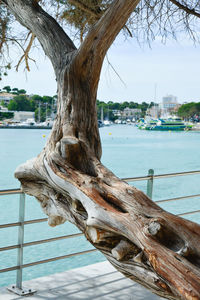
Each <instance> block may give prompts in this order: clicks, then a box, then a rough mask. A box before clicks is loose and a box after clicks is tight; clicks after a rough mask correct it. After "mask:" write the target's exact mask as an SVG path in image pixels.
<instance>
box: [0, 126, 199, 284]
mask: <svg viewBox="0 0 200 300" xmlns="http://www.w3.org/2000/svg"><path fill="white" fill-rule="evenodd" d="M48 134H49V131H48V130H26V129H24V130H23V129H20V130H18V129H0V170H1V172H0V189H8V188H15V187H19V183H18V181H17V180H16V179H15V178H14V176H13V173H14V170H15V168H16V167H17V166H18V165H19V164H20V163H23V162H24V161H26V160H27V159H30V158H32V157H34V156H36V155H37V154H38V153H39V152H40V151H41V149H42V148H43V147H44V145H45V142H46V139H47V137H48ZM100 134H101V138H102V146H103V156H102V162H103V163H104V164H105V165H106V166H107V167H108V168H109V169H111V170H112V171H113V172H114V173H115V174H116V175H118V176H119V177H133V176H134V177H135V176H143V175H146V174H147V172H148V169H151V168H152V169H154V171H155V174H161V173H171V172H181V171H191V170H200V151H199V149H200V133H198V132H153V131H140V130H138V129H137V128H136V127H134V126H130V125H117V126H110V127H104V128H101V129H100ZM199 183H200V175H192V176H185V177H177V178H171V179H159V180H156V181H155V185H154V192H153V199H154V200H160V199H166V198H173V197H176V196H177V197H178V196H182V195H189V194H199V193H200V184H199ZM134 184H135V186H137V187H138V188H140V189H142V190H144V191H146V182H137V183H134ZM18 198H19V196H2V197H1V198H0V211H1V215H0V224H2V223H10V222H15V221H17V220H18ZM199 200H200V199H199V198H194V199H189V200H182V201H174V202H170V203H165V204H163V205H162V207H164V208H165V209H167V210H169V211H171V212H173V213H182V212H185V211H192V210H197V209H199V207H200V202H199ZM40 217H45V216H44V215H43V213H42V212H41V209H40V206H39V204H38V203H37V201H36V200H34V199H33V198H31V197H26V219H34V218H40ZM187 218H188V219H191V220H194V221H196V222H198V223H200V214H195V215H189V216H187ZM17 230H18V228H17V227H16V228H7V229H1V230H0V247H3V246H6V245H11V244H17ZM75 232H78V230H77V229H76V228H75V227H74V226H73V225H71V224H70V223H65V224H63V225H61V226H58V227H56V228H50V227H49V226H48V225H47V224H46V223H41V224H33V225H27V226H25V242H28V241H32V240H40V239H46V238H50V237H52V236H59V235H65V234H67V233H75ZM91 248H92V246H91V245H90V244H88V243H87V242H86V241H85V238H84V237H82V238H76V239H68V240H61V241H58V242H52V243H49V244H44V245H37V246H31V247H26V248H25V249H24V263H29V262H33V261H36V260H42V259H46V258H50V257H53V256H60V255H65V254H68V253H71V252H77V251H81V250H86V249H91ZM102 260H104V257H103V256H102V255H101V254H97V253H92V254H88V255H83V256H79V257H78V256H77V257H73V258H70V259H66V260H62V261H58V262H52V263H48V264H43V265H39V266H34V267H32V268H27V269H24V272H23V274H24V275H23V278H24V280H27V279H31V278H34V277H39V276H44V275H47V274H51V273H55V272H61V271H64V270H67V269H71V268H75V267H80V266H84V265H87V264H89V263H95V262H98V261H102ZM13 265H16V250H9V251H7V252H0V269H2V268H6V267H9V266H13ZM14 281H15V271H13V272H8V273H5V274H4V273H2V274H1V275H0V286H2V285H9V284H11V283H14Z"/></svg>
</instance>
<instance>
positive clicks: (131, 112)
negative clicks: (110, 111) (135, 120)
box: [122, 107, 142, 118]
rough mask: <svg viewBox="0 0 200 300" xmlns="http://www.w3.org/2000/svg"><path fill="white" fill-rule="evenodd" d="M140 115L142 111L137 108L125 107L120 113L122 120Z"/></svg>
mask: <svg viewBox="0 0 200 300" xmlns="http://www.w3.org/2000/svg"><path fill="white" fill-rule="evenodd" d="M141 113H142V110H141V109H140V108H139V109H138V108H129V107H126V108H124V110H123V112H122V117H124V118H130V117H136V116H140V114H141Z"/></svg>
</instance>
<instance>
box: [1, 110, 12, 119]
mask: <svg viewBox="0 0 200 300" xmlns="http://www.w3.org/2000/svg"><path fill="white" fill-rule="evenodd" d="M13 117H14V113H13V112H7V111H0V120H5V119H12V118H13Z"/></svg>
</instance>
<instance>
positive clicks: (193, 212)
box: [177, 209, 200, 216]
mask: <svg viewBox="0 0 200 300" xmlns="http://www.w3.org/2000/svg"><path fill="white" fill-rule="evenodd" d="M196 213H200V209H199V210H193V211H188V212H185V213H182V214H178V215H177V216H186V215H193V214H196Z"/></svg>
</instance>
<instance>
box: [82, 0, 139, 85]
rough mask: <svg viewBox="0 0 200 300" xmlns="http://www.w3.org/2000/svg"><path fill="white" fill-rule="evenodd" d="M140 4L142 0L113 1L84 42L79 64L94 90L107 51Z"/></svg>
mask: <svg viewBox="0 0 200 300" xmlns="http://www.w3.org/2000/svg"><path fill="white" fill-rule="evenodd" d="M139 2H140V0H126V1H124V0H116V1H113V3H112V4H111V5H110V7H109V8H108V9H107V10H106V12H105V13H104V15H103V16H102V17H101V18H100V20H99V21H98V22H97V23H96V24H95V25H94V26H93V27H92V29H91V30H90V31H89V33H88V35H87V36H86V38H85V40H84V41H83V43H82V45H81V47H80V49H79V54H78V59H77V62H78V64H79V67H80V68H81V69H82V70H84V71H85V76H87V77H89V79H90V82H91V87H92V88H93V89H96V87H97V84H98V80H99V75H100V71H101V66H102V63H103V59H104V57H105V55H106V52H107V50H108V49H109V47H110V46H111V44H112V43H113V41H114V40H115V38H116V36H117V34H118V33H119V32H120V30H121V29H122V28H123V27H124V26H125V24H126V21H127V19H128V18H129V16H130V15H131V13H132V12H133V10H134V9H135V8H136V6H137V4H138V3H139Z"/></svg>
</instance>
